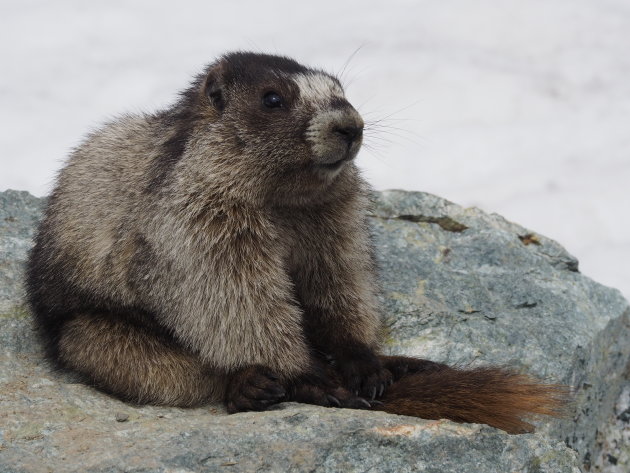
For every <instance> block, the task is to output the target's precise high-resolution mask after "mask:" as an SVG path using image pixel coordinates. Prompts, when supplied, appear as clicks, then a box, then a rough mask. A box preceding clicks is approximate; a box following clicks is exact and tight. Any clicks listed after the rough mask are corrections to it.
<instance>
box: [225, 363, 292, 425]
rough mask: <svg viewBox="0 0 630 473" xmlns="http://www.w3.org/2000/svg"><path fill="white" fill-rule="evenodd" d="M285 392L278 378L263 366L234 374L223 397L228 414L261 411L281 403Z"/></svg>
mask: <svg viewBox="0 0 630 473" xmlns="http://www.w3.org/2000/svg"><path fill="white" fill-rule="evenodd" d="M285 395H286V390H285V388H284V386H283V385H282V383H281V381H280V378H279V377H278V376H276V375H275V374H274V373H273V372H272V371H271V370H269V369H268V368H265V367H264V366H258V365H255V366H250V367H248V368H245V369H242V370H240V371H238V372H236V373H234V374H233V375H232V377H231V379H230V382H229V384H228V387H227V392H226V395H225V406H226V408H227V411H228V412H229V413H230V414H234V413H235V412H241V411H263V410H265V409H267V408H268V407H269V406H271V405H272V404H277V403H278V402H280V401H282V400H283V398H284V396H285Z"/></svg>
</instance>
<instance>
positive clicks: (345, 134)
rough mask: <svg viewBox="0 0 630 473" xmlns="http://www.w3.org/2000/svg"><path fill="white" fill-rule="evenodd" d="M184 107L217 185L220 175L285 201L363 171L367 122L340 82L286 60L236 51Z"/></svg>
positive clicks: (213, 68) (193, 143)
mask: <svg viewBox="0 0 630 473" xmlns="http://www.w3.org/2000/svg"><path fill="white" fill-rule="evenodd" d="M185 102H187V104H186V106H187V107H193V108H194V109H195V113H194V116H195V122H196V124H195V126H194V130H195V132H194V133H193V134H191V136H190V137H189V138H190V139H189V142H188V143H187V147H188V148H189V149H194V154H195V155H197V156H198V155H200V154H202V155H205V164H206V165H205V167H206V172H207V173H208V176H209V177H211V178H215V181H216V177H217V175H219V174H220V175H221V177H222V179H223V181H225V180H226V179H227V180H229V182H230V184H231V185H233V186H234V185H236V184H237V182H238V186H239V187H240V188H241V190H245V189H244V188H245V187H247V188H248V189H247V190H248V191H252V192H257V193H260V192H262V193H264V194H265V195H266V197H267V198H268V197H272V198H273V197H274V196H282V199H281V200H286V199H287V198H289V197H292V198H295V197H306V195H307V194H312V193H313V192H321V191H322V190H323V189H326V188H328V187H329V186H330V185H331V184H332V183H333V182H334V181H335V180H337V179H339V176H340V175H341V174H343V173H344V172H356V169H354V166H353V165H352V164H351V162H352V160H353V159H354V158H355V156H356V155H357V153H358V151H359V148H360V146H361V142H362V136H363V120H362V118H361V116H360V115H359V113H358V112H357V111H356V110H355V109H354V108H353V107H352V105H350V103H349V102H348V101H347V100H346V98H345V95H344V91H343V88H342V86H341V83H340V82H339V80H338V79H337V78H336V77H334V76H332V75H330V74H327V73H325V72H323V71H320V70H315V69H310V68H307V67H305V66H302V65H300V64H299V63H297V62H295V61H294V60H292V59H289V58H286V57H280V56H272V55H266V54H257V53H246V52H237V53H231V54H227V55H225V56H223V57H221V58H220V59H219V60H218V61H216V62H215V63H213V64H211V65H210V66H208V68H207V70H206V72H205V73H204V74H203V75H202V76H200V77H199V78H198V80H197V81H196V82H195V84H193V86H192V87H191V89H189V90H188V91H186V92H185V93H184V100H183V103H185ZM180 105H181V103H180ZM348 168H353V169H354V170H353V171H348ZM199 171H200V169H199V168H197V170H196V172H197V175H198V176H199ZM298 200H301V199H298Z"/></svg>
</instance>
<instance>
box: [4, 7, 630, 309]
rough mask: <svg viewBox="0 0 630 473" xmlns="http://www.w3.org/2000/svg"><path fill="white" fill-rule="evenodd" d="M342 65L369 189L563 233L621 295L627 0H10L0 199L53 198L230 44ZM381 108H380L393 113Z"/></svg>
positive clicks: (627, 272)
mask: <svg viewBox="0 0 630 473" xmlns="http://www.w3.org/2000/svg"><path fill="white" fill-rule="evenodd" d="M359 47H361V49H360V50H359V51H358V52H356V54H355V55H354V57H353V58H352V60H351V61H350V64H349V66H348V67H347V69H346V71H345V73H344V82H345V83H346V85H347V93H348V96H349V98H350V99H351V100H352V101H353V103H355V104H357V105H359V109H360V111H361V112H362V113H363V114H364V116H365V118H366V119H367V120H368V121H369V120H372V121H375V120H378V119H380V118H383V117H389V118H387V119H386V120H385V121H384V122H383V123H382V124H383V125H384V126H385V127H384V128H381V129H380V131H378V130H374V131H375V132H376V133H373V134H372V136H371V138H370V139H369V140H368V145H370V147H371V148H373V151H371V152H370V151H369V150H367V149H366V150H364V151H363V152H362V153H361V155H360V156H359V164H360V166H361V167H362V168H363V169H364V170H365V174H366V175H367V177H368V178H369V179H370V181H371V182H372V183H373V184H374V185H375V187H376V188H378V189H385V188H392V187H395V188H405V189H412V190H423V191H428V192H433V193H435V194H438V195H441V196H443V197H446V198H448V199H450V200H453V201H455V202H458V203H460V204H463V205H466V206H468V205H476V206H479V207H481V208H483V209H484V210H487V211H491V212H498V213H500V214H503V215H504V216H506V217H507V218H509V219H511V220H514V221H516V222H519V223H521V224H523V225H525V226H527V227H529V228H531V229H533V230H536V231H537V232H540V233H543V234H545V235H547V236H550V237H552V238H555V239H557V240H558V241H559V242H561V243H562V244H563V245H564V246H566V247H567V249H568V250H569V251H571V252H572V253H573V254H575V255H576V256H577V257H578V258H579V259H580V262H581V269H582V271H583V272H584V273H585V274H587V275H588V276H590V277H592V278H594V279H596V280H598V281H599V282H601V283H603V284H607V285H611V286H614V287H617V288H619V289H621V290H622V291H623V292H624V293H625V295H626V296H630V218H629V217H630V216H629V215H628V210H629V208H630V191H629V190H628V183H629V181H630V1H629V0H597V1H595V0H554V1H550V0H424V1H418V0H416V1H411V0H409V1H390V2H377V1H375V0H362V1H346V2H340V1H336V2H333V1H317V2H296V1H288V0H281V1H267V2H260V1H233V2H230V3H228V2H224V3H223V2H222V3H219V2H211V1H208V0H206V1H185V0H182V1H179V2H172V3H167V2H155V1H146V0H135V1H125V2H123V1H121V0H109V1H108V2H85V1H80V0H76V1H72V0H55V1H54V2H45V1H43V0H42V1H34V0H21V1H17V0H3V2H2V15H1V18H0V61H1V62H0V67H1V73H0V103H1V107H0V126H1V129H2V133H1V134H0V143H1V150H2V152H1V156H0V160H1V167H0V190H3V189H6V188H15V189H27V190H30V191H31V192H33V193H34V194H36V195H44V194H46V193H47V192H48V191H49V190H50V185H51V182H52V179H53V178H54V173H55V170H56V169H58V168H59V166H60V165H61V162H62V160H63V159H64V157H65V156H66V155H67V153H68V151H69V149H70V148H71V147H72V146H75V145H76V144H77V143H78V142H79V140H80V139H81V137H82V136H83V135H84V134H85V133H86V132H87V131H88V130H89V129H90V128H92V127H94V126H96V125H98V123H100V122H102V121H103V120H104V119H107V118H110V117H111V116H113V115H116V114H119V113H122V112H125V111H131V112H133V111H140V110H154V109H156V108H158V107H163V106H165V105H167V104H168V103H170V102H171V101H172V100H173V99H174V98H175V93H176V92H177V91H178V90H180V89H182V88H183V87H184V86H185V85H186V84H187V81H188V80H189V78H190V77H191V75H192V74H194V73H195V72H197V71H199V70H200V68H201V66H202V65H203V64H205V63H207V62H210V61H211V60H212V59H213V58H214V57H216V56H217V55H219V54H221V53H222V52H224V51H228V50H234V49H250V50H256V51H265V52H272V53H282V54H286V55H289V56H293V57H295V58H297V59H298V60H300V61H301V62H304V63H306V64H309V65H316V66H320V67H322V68H324V69H327V70H329V71H331V72H337V73H338V72H340V71H341V70H342V69H343V67H344V63H345V62H346V60H347V59H348V58H349V57H350V56H351V55H352V53H353V52H354V51H355V50H356V49H357V48H359ZM390 115H391V116H390Z"/></svg>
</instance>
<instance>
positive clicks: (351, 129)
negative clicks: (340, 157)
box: [333, 125, 363, 145]
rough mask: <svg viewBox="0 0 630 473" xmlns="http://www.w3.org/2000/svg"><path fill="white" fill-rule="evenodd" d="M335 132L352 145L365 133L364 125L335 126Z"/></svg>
mask: <svg viewBox="0 0 630 473" xmlns="http://www.w3.org/2000/svg"><path fill="white" fill-rule="evenodd" d="M333 133H335V134H336V135H337V136H339V137H340V138H341V139H342V140H344V141H345V142H346V143H348V144H349V145H351V144H352V143H354V142H355V141H356V140H358V139H359V138H361V136H362V135H363V126H356V125H349V126H336V127H335V128H333Z"/></svg>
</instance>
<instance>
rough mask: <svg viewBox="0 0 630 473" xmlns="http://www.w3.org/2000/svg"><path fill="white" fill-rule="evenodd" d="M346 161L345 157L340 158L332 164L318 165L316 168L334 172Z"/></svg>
mask: <svg viewBox="0 0 630 473" xmlns="http://www.w3.org/2000/svg"><path fill="white" fill-rule="evenodd" d="M346 161H348V158H347V157H344V158H341V159H339V160H338V161H334V162H332V163H319V164H318V166H319V167H322V168H324V169H328V170H330V171H336V170H337V169H339V168H340V167H341V166H342V165H343V163H345V162H346Z"/></svg>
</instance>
